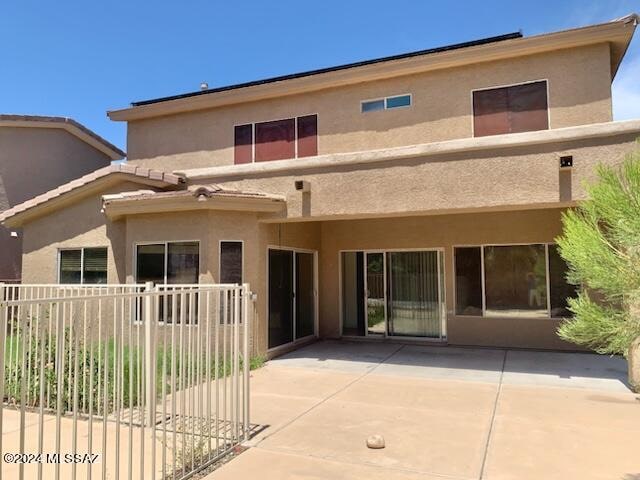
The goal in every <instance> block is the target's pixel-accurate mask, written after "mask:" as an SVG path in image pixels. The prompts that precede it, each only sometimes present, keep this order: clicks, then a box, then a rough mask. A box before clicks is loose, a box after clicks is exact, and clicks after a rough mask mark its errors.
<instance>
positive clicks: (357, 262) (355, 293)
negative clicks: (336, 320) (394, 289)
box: [341, 252, 365, 336]
mask: <svg viewBox="0 0 640 480" xmlns="http://www.w3.org/2000/svg"><path fill="white" fill-rule="evenodd" d="M341 263H342V334H343V335H353V336H364V334H365V328H364V325H365V309H364V297H365V295H364V253H363V252H342V262H341Z"/></svg>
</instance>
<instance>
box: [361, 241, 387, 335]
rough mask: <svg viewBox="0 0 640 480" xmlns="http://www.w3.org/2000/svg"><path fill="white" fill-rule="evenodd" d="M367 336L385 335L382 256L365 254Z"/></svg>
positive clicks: (381, 254)
mask: <svg viewBox="0 0 640 480" xmlns="http://www.w3.org/2000/svg"><path fill="white" fill-rule="evenodd" d="M365 268H366V285H367V288H366V306H367V335H374V336H377V335H384V334H385V324H386V322H385V308H384V304H385V295H384V290H385V285H384V254H383V253H377V252H376V253H367V254H366V266H365Z"/></svg>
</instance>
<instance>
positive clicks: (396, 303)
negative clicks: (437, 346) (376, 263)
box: [386, 251, 443, 338]
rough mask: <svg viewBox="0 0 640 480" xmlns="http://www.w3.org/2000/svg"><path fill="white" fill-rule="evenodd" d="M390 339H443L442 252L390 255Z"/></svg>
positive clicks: (393, 253) (388, 274)
mask: <svg viewBox="0 0 640 480" xmlns="http://www.w3.org/2000/svg"><path fill="white" fill-rule="evenodd" d="M386 258H387V294H388V297H387V319H388V325H389V327H388V334H389V335H390V336H406V337H431V338H440V337H441V330H442V327H441V325H442V314H443V308H442V297H441V293H440V292H441V290H440V289H441V278H440V277H441V275H440V270H441V269H440V268H439V258H438V252H436V251H422V252H389V253H387V257H386Z"/></svg>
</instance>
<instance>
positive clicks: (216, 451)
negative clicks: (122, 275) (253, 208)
mask: <svg viewBox="0 0 640 480" xmlns="http://www.w3.org/2000/svg"><path fill="white" fill-rule="evenodd" d="M252 312H253V305H252V300H251V294H250V292H249V288H248V285H246V284H245V285H243V286H238V285H159V286H155V287H154V286H153V285H152V284H146V285H2V284H0V372H3V375H2V377H1V378H0V398H1V399H2V402H0V427H1V429H0V430H1V431H2V437H1V438H0V456H1V457H2V468H1V472H0V479H7V480H8V479H14V478H18V479H21V480H22V479H23V478H28V479H31V478H34V479H35V478H37V479H42V478H46V479H52V478H53V479H56V480H58V479H68V478H71V479H76V478H78V479H80V478H86V479H92V478H95V479H103V480H106V479H107V478H109V479H148V478H150V479H156V478H157V479H167V478H177V479H184V478H187V477H189V476H191V475H193V474H194V473H196V472H197V471H199V470H201V469H203V468H205V467H207V466H208V465H210V464H212V463H214V462H216V461H217V460H219V459H220V458H221V457H222V456H224V455H225V454H227V453H228V452H229V451H230V450H231V449H233V448H234V447H235V446H236V445H238V444H239V443H240V442H242V441H244V440H246V439H248V436H249V434H250V430H251V426H250V421H249V363H250V361H249V328H250V323H251V319H252Z"/></svg>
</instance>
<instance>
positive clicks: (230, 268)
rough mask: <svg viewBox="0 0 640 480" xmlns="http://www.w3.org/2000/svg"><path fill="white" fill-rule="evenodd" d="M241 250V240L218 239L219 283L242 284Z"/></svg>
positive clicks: (242, 258)
mask: <svg viewBox="0 0 640 480" xmlns="http://www.w3.org/2000/svg"><path fill="white" fill-rule="evenodd" d="M243 250H244V249H243V242H242V241H241V240H220V270H219V271H220V276H219V279H220V283H233V284H237V285H242V282H243V263H244V262H243V260H244V257H243Z"/></svg>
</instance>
